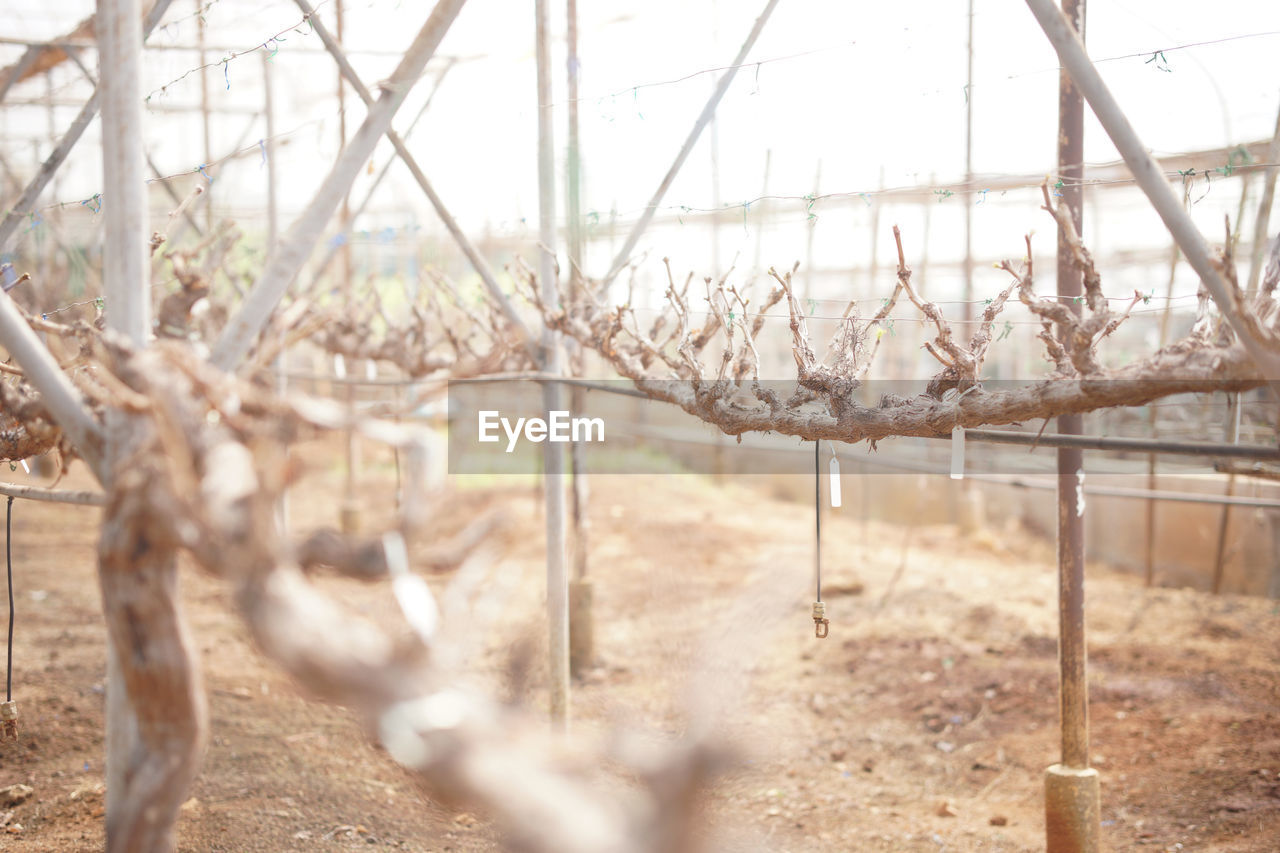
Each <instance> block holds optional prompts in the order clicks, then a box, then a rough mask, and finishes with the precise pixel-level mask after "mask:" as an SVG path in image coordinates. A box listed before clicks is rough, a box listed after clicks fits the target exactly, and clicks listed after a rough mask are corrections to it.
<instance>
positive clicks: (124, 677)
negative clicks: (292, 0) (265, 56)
mask: <svg viewBox="0 0 1280 853" xmlns="http://www.w3.org/2000/svg"><path fill="white" fill-rule="evenodd" d="M139 5H140V0H98V14H97V28H96V31H97V39H98V59H99V64H100V69H99V72H98V76H99V78H100V79H101V87H100V89H99V91H100V92H101V93H102V162H103V180H104V184H103V195H104V197H105V198H106V199H107V200H108V203H109V204H110V206H111V208H110V214H109V216H108V217H107V219H106V234H105V244H104V247H103V289H104V296H105V301H106V317H107V324H108V327H109V328H110V329H112V330H113V331H115V332H117V333H119V334H121V335H123V336H125V337H127V338H128V339H129V340H131V341H132V342H133V344H134V346H136V347H145V346H146V345H147V341H148V338H149V337H150V335H151V304H150V296H151V288H150V286H149V283H150V264H149V263H148V256H147V225H148V222H147V198H146V183H145V179H146V173H145V170H144V158H143V156H142V143H143V139H144V135H143V113H142V98H141V94H140V93H141V87H140V85H139V82H140V69H141V53H142V30H141V27H140V25H139V21H140V11H141V10H140V8H139ZM112 415H113V416H112V417H111V418H110V419H109V421H108V433H107V437H108V447H107V456H108V464H107V466H106V470H107V471H108V472H110V477H111V478H115V477H122V478H127V477H129V476H131V473H130V472H128V471H122V470H120V469H119V468H118V467H117V463H118V462H119V460H121V459H122V458H124V457H125V456H126V455H127V454H128V453H129V452H130V451H131V449H132V448H133V447H134V446H136V443H137V442H138V441H139V440H140V439H141V438H142V437H143V436H144V435H145V429H146V427H145V426H143V425H141V424H139V423H136V422H134V420H135V419H134V418H133V417H132V416H129V415H126V414H124V413H123V412H119V411H113V412H112ZM107 486H108V490H109V491H112V490H114V486H115V483H113V482H110V481H109V482H108V483H107ZM146 512H147V507H146V506H145V505H140V502H138V501H111V500H108V507H107V510H106V513H105V517H104V519H103V527H102V537H101V539H100V540H99V545H98V579H99V583H100V585H101V590H102V606H103V613H104V616H105V619H106V623H107V634H108V637H109V638H110V642H109V647H108V654H107V734H106V753H107V755H106V779H107V795H106V808H107V850H108V853H125V851H132V850H155V851H161V853H164V851H171V850H173V849H174V847H175V843H176V842H175V837H174V823H175V821H176V820H177V816H178V808H179V806H181V804H182V802H183V801H184V800H185V799H186V797H187V789H188V788H189V787H190V784H191V782H192V780H193V779H194V778H195V774H196V770H197V768H198V766H199V762H200V756H201V753H202V751H203V744H204V732H205V717H206V711H205V707H204V694H203V689H202V687H201V684H200V677H199V673H198V668H197V664H196V658H195V655H194V654H193V649H192V646H191V643H190V641H189V637H188V635H187V630H186V626H185V623H184V620H183V617H182V613H181V611H180V610H179V607H178V591H177V553H176V551H175V549H174V548H173V547H172V546H171V545H165V544H160V543H158V542H157V541H155V539H154V537H152V536H151V535H150V531H148V530H147V529H146V525H147V519H146V517H145V514H146Z"/></svg>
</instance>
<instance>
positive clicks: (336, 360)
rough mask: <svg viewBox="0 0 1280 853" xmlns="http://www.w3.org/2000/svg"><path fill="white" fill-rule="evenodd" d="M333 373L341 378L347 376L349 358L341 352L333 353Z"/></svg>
mask: <svg viewBox="0 0 1280 853" xmlns="http://www.w3.org/2000/svg"><path fill="white" fill-rule="evenodd" d="M333 375H334V376H336V377H338V378H339V379H346V378H347V360H346V359H345V358H343V357H342V353H340V352H338V353H334V354H333Z"/></svg>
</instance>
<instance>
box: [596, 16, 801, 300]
mask: <svg viewBox="0 0 1280 853" xmlns="http://www.w3.org/2000/svg"><path fill="white" fill-rule="evenodd" d="M777 5H778V0H769V2H768V3H767V4H765V7H764V11H763V12H761V13H760V17H758V18H756V23H755V26H753V27H752V28H751V32H750V33H749V34H748V35H747V40H746V41H744V42H743V43H742V47H741V48H739V50H738V55H737V56H736V57H734V59H733V63H732V64H730V66H729V68H728V69H727V70H726V71H725V72H724V74H723V76H721V77H720V82H719V83H717V84H716V89H715V91H714V92H712V93H711V97H710V98H709V99H708V100H707V103H706V106H704V107H703V108H702V113H701V114H699V116H698V120H697V121H695V122H694V123H693V129H692V130H690V131H689V135H688V136H687V137H686V138H685V140H684V145H682V146H680V150H679V152H677V153H676V159H675V161H674V162H672V164H671V168H669V169H667V174H666V175H664V176H663V178H662V182H661V183H660V184H658V189H657V190H656V191H654V194H653V198H651V199H649V203H648V204H647V205H645V208H644V213H642V214H640V218H639V219H638V220H637V221H636V224H635V225H633V226H632V227H631V233H630V234H628V235H627V239H626V241H625V242H624V243H623V244H622V249H621V250H620V251H619V252H618V254H617V256H616V257H615V258H614V259H613V263H612V264H611V265H610V267H609V271H608V272H607V273H606V274H605V276H604V278H602V279H601V280H600V286H601V287H608V285H609V282H611V281H613V280H614V279H615V278H616V277H617V275H618V273H620V272H622V270H623V269H624V268H625V267H626V265H627V261H628V260H629V259H630V257H631V253H632V251H634V250H635V247H636V243H638V242H640V237H641V236H643V234H644V232H645V230H646V229H647V228H648V227H649V223H650V222H651V221H653V216H654V214H655V213H657V212H658V205H660V204H661V203H662V198H663V196H665V195H666V194H667V190H668V189H670V188H671V183H672V181H674V180H675V179H676V175H677V174H678V173H679V172H680V167H681V166H683V165H684V161H685V160H686V159H687V158H688V157H689V152H690V151H692V150H693V146H694V145H695V144H696V143H697V141H698V137H699V136H701V135H702V129H703V128H704V127H706V126H707V123H708V122H709V121H711V118H712V116H714V115H715V113H716V107H717V106H719V105H720V99H721V98H723V97H724V93H725V92H727V91H729V84H730V83H732V82H733V77H734V75H735V74H736V73H737V72H738V68H739V67H740V66H741V65H742V63H743V61H744V60H745V59H746V58H747V54H748V53H750V52H751V48H752V47H753V46H754V45H755V43H756V39H757V38H759V37H760V31H761V30H763V29H764V25H765V22H766V21H768V20H769V16H770V15H771V14H773V9H774V7H775V6H777Z"/></svg>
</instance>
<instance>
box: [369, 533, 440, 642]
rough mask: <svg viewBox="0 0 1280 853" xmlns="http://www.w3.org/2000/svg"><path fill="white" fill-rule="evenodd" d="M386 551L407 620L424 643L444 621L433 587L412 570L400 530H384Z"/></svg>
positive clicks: (401, 606)
mask: <svg viewBox="0 0 1280 853" xmlns="http://www.w3.org/2000/svg"><path fill="white" fill-rule="evenodd" d="M382 552H383V554H385V555H386V558H387V571H388V573H390V575H391V592H392V593H393V594H394V595H395V597H396V601H397V602H399V603H400V609H401V610H402V611H403V612H404V618H405V621H407V622H408V623H409V625H410V627H412V628H413V630H414V631H416V632H417V634H418V636H419V637H421V638H422V641H423V642H424V643H430V642H431V639H432V637H434V636H435V633H436V626H437V625H439V624H440V609H439V608H438V607H437V606H436V598H435V596H434V595H432V594H431V587H429V586H427V582H426V581H424V580H423V579H422V578H420V577H418V576H417V575H415V574H412V573H411V572H410V571H409V552H408V550H407V549H406V548H405V545H404V537H402V536H401V535H400V534H399V533H398V532H397V531H394V530H392V531H388V532H387V533H385V534H383V536H382Z"/></svg>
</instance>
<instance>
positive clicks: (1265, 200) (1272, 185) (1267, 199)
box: [1237, 112, 1280, 299]
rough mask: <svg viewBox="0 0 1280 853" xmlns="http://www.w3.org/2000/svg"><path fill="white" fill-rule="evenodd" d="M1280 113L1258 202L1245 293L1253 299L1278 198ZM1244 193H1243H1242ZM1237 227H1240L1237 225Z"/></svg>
mask: <svg viewBox="0 0 1280 853" xmlns="http://www.w3.org/2000/svg"><path fill="white" fill-rule="evenodd" d="M1277 162H1280V112H1277V113H1276V129H1275V132H1274V133H1273V134H1272V136H1271V147H1270V148H1269V149H1267V163H1268V164H1270V165H1268V166H1267V167H1266V170H1267V174H1266V177H1265V178H1263V179H1262V199H1261V200H1260V201H1259V202H1258V217H1257V219H1256V220H1254V223H1253V251H1252V253H1251V257H1250V262H1249V287H1248V289H1247V290H1246V291H1245V295H1246V297H1247V298H1249V299H1252V298H1253V297H1254V296H1256V295H1257V293H1258V281H1259V279H1260V278H1261V276H1262V264H1263V260H1262V256H1263V255H1264V254H1265V252H1266V245H1267V226H1268V225H1269V224H1270V223H1271V204H1272V202H1274V201H1275V198H1276V175H1277V174H1280V166H1277V165H1276V163H1277ZM1242 192H1243V191H1242ZM1237 227H1239V225H1238V224H1237Z"/></svg>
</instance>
